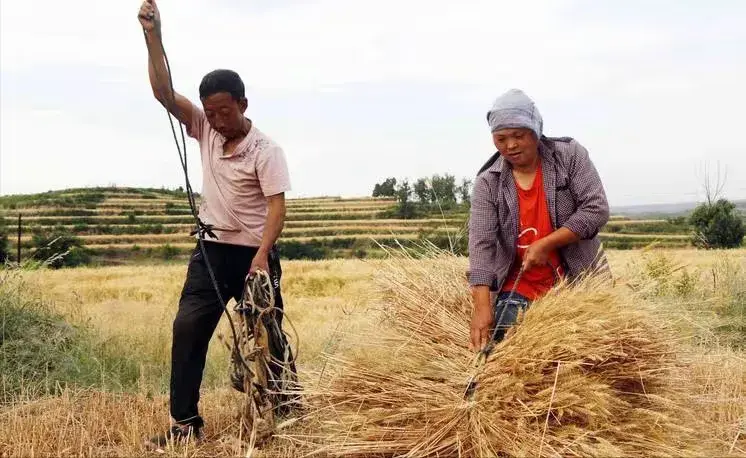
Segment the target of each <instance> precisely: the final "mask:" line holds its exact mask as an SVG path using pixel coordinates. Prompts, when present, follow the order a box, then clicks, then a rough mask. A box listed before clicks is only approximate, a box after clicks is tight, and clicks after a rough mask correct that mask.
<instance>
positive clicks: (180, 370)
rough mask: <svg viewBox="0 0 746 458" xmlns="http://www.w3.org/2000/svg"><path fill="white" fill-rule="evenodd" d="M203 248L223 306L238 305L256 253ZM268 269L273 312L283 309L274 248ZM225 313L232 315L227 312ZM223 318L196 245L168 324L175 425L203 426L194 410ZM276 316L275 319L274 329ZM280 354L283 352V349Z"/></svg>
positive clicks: (229, 247) (226, 247) (213, 245)
mask: <svg viewBox="0 0 746 458" xmlns="http://www.w3.org/2000/svg"><path fill="white" fill-rule="evenodd" d="M204 244H205V251H206V252H207V257H208V260H209V262H210V266H211V267H212V270H213V273H214V274H215V279H216V280H217V284H218V286H219V287H220V294H221V296H222V297H223V300H224V301H225V302H226V304H227V303H228V301H229V300H230V298H233V299H235V300H236V301H237V302H238V301H239V300H240V299H241V297H242V295H243V288H244V281H245V279H246V275H248V273H249V268H250V267H251V262H252V261H253V259H254V256H255V255H256V252H257V248H254V247H246V246H239V245H230V244H224V243H216V242H209V241H205V242H204ZM268 263H269V270H270V272H269V274H270V277H271V280H272V285H273V288H274V295H275V307H277V308H279V309H283V302H282V295H281V292H280V279H281V277H282V268H281V266H280V257H279V255H278V253H277V249H276V248H273V249H272V251H271V253H270V255H269V260H268ZM229 311H231V312H232V310H231V309H230V308H229ZM223 314H224V311H223V308H222V306H221V304H220V300H219V299H218V295H217V293H216V292H215V287H214V286H213V283H212V280H211V279H210V274H209V272H208V270H207V265H206V264H205V259H204V257H203V256H202V251H201V250H200V246H199V242H198V243H197V246H196V248H195V249H194V251H193V252H192V257H191V259H190V261H189V266H188V269H187V274H186V280H185V281H184V287H183V289H182V292H181V299H180V300H179V310H178V312H177V313H176V317H175V318H174V322H173V342H172V346H171V390H170V410H171V417H172V418H173V419H174V420H175V421H176V422H177V423H181V424H202V423H203V422H202V418H201V417H200V416H199V410H198V404H199V390H200V386H201V384H202V375H203V372H204V369H205V360H206V358H207V348H208V344H209V342H210V339H211V338H212V335H213V333H214V332H215V328H216V327H217V325H218V322H219V321H220V317H221V316H222V315H223ZM282 315H283V314H282V313H276V314H275V319H276V320H277V321H278V323H279V325H280V326H282ZM283 340H284V339H283ZM285 344H286V342H283V345H285ZM275 350H276V349H275ZM281 350H284V347H283V348H282V349H281ZM272 353H273V356H274V357H276V358H279V359H282V353H279V354H275V351H273V352H272ZM270 369H271V368H270Z"/></svg>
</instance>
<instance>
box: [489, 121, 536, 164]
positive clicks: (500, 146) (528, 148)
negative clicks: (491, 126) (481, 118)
mask: <svg viewBox="0 0 746 458" xmlns="http://www.w3.org/2000/svg"><path fill="white" fill-rule="evenodd" d="M492 141H493V142H494V143H495V147H496V148H497V150H498V151H499V152H500V155H501V156H502V157H504V158H505V160H506V161H508V162H509V163H510V165H512V166H513V167H527V166H530V165H532V164H533V163H534V162H535V161H536V158H537V156H538V155H539V142H538V140H537V139H536V135H534V132H533V131H532V130H531V129H524V128H517V129H500V130H498V131H496V132H493V133H492Z"/></svg>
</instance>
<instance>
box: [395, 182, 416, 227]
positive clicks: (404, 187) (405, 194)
mask: <svg viewBox="0 0 746 458" xmlns="http://www.w3.org/2000/svg"><path fill="white" fill-rule="evenodd" d="M396 200H397V202H398V204H399V205H398V209H397V213H398V216H399V217H400V218H414V217H415V216H416V215H417V209H416V207H415V205H414V202H412V187H411V186H410V185H409V180H404V181H402V182H401V184H400V185H399V186H398V187H397V188H396Z"/></svg>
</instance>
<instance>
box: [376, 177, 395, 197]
mask: <svg viewBox="0 0 746 458" xmlns="http://www.w3.org/2000/svg"><path fill="white" fill-rule="evenodd" d="M395 196H396V178H393V177H391V178H386V179H385V180H384V181H383V183H376V185H375V186H374V187H373V197H395Z"/></svg>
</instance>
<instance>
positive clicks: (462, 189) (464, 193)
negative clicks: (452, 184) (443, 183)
mask: <svg viewBox="0 0 746 458" xmlns="http://www.w3.org/2000/svg"><path fill="white" fill-rule="evenodd" d="M458 195H459V198H461V203H462V204H467V205H468V204H469V203H470V202H471V180H469V179H466V178H464V179H463V180H461V186H459V187H458Z"/></svg>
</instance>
